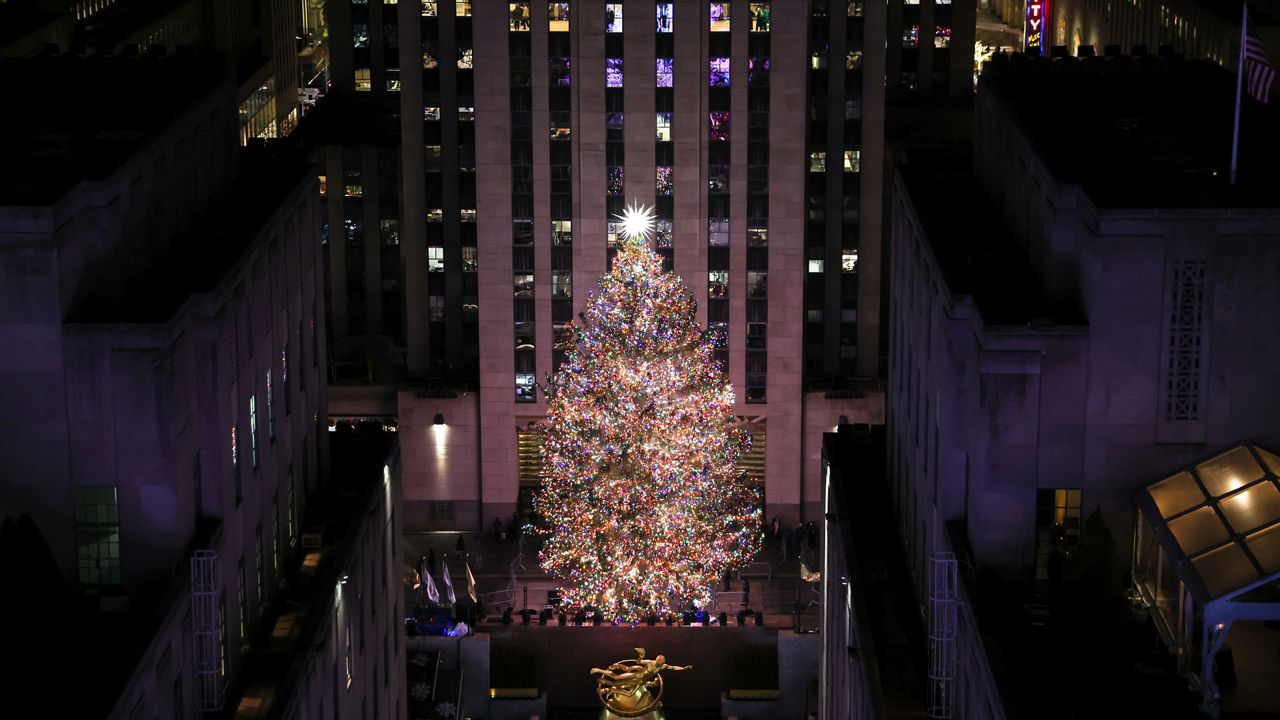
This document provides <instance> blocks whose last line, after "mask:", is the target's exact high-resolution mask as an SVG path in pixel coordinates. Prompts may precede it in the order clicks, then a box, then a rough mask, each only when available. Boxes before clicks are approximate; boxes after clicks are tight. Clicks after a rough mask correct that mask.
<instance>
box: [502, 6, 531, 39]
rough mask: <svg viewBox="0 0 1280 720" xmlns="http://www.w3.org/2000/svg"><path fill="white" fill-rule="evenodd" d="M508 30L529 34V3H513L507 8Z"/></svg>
mask: <svg viewBox="0 0 1280 720" xmlns="http://www.w3.org/2000/svg"><path fill="white" fill-rule="evenodd" d="M508 18H510V20H509V22H508V23H507V25H508V29H509V30H511V31H512V32H529V3H527V2H513V3H510V5H509V6H508Z"/></svg>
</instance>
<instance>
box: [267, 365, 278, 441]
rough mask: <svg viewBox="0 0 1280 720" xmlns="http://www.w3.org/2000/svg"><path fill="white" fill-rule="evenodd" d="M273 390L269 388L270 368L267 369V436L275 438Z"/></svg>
mask: <svg viewBox="0 0 1280 720" xmlns="http://www.w3.org/2000/svg"><path fill="white" fill-rule="evenodd" d="M275 397H276V394H275V392H273V391H272V389H271V370H270V368H268V369H267V437H269V438H271V439H272V440H275V439H276V407H275Z"/></svg>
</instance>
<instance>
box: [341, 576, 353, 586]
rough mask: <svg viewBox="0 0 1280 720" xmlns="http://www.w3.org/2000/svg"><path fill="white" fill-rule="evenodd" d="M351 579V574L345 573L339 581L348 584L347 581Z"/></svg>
mask: <svg viewBox="0 0 1280 720" xmlns="http://www.w3.org/2000/svg"><path fill="white" fill-rule="evenodd" d="M350 579H351V576H350V575H343V576H342V579H341V580H339V581H338V582H339V583H341V584H343V585H346V584H347V581H348V580H350Z"/></svg>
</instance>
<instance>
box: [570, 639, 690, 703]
mask: <svg viewBox="0 0 1280 720" xmlns="http://www.w3.org/2000/svg"><path fill="white" fill-rule="evenodd" d="M635 650H636V657H635V659H634V660H630V659H628V660H619V661H618V662H616V663H613V664H612V665H610V666H609V667H608V668H606V669H603V670H602V669H600V668H592V669H591V674H592V675H599V676H600V677H599V680H598V681H597V683H596V694H597V695H599V696H600V702H601V703H603V704H604V707H605V710H604V713H603V714H602V715H601V716H600V717H601V718H602V720H605V719H607V718H612V717H620V718H639V717H644V718H652V719H653V720H660V719H661V718H662V714H661V710H662V671H663V670H689V669H691V668H692V667H693V666H692V665H685V666H684V667H680V666H679V665H668V664H667V659H666V658H665V657H663V656H662V655H659V656H657V657H655V658H653V659H652V660H648V659H645V656H644V648H636V649H635Z"/></svg>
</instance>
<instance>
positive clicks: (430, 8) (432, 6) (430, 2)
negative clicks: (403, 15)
mask: <svg viewBox="0 0 1280 720" xmlns="http://www.w3.org/2000/svg"><path fill="white" fill-rule="evenodd" d="M437 12H438V11H437V10H436V0H422V17H435V16H436V14H437Z"/></svg>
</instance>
